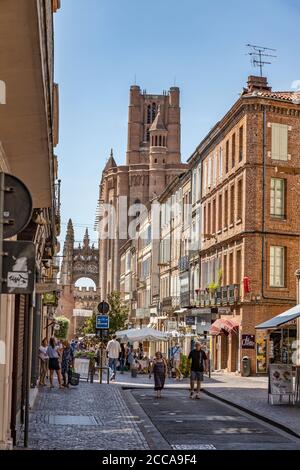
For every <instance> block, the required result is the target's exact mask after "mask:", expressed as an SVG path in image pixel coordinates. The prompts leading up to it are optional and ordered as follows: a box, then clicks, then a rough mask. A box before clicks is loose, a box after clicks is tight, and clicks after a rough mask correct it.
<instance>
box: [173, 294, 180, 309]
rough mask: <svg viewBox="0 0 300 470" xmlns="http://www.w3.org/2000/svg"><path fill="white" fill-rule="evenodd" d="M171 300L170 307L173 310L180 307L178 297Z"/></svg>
mask: <svg viewBox="0 0 300 470" xmlns="http://www.w3.org/2000/svg"><path fill="white" fill-rule="evenodd" d="M171 299H172V307H173V308H176V307H179V306H180V297H179V296H174V297H171Z"/></svg>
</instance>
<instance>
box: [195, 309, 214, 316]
mask: <svg viewBox="0 0 300 470" xmlns="http://www.w3.org/2000/svg"><path fill="white" fill-rule="evenodd" d="M202 313H203V314H211V309H210V308H192V309H191V315H201V314H202Z"/></svg>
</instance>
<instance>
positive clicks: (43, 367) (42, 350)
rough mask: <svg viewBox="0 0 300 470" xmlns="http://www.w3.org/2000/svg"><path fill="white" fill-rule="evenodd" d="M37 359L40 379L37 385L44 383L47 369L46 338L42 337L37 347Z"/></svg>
mask: <svg viewBox="0 0 300 470" xmlns="http://www.w3.org/2000/svg"><path fill="white" fill-rule="evenodd" d="M39 360H40V379H39V385H42V386H44V385H46V384H45V379H46V376H47V371H48V355H47V338H44V339H43V341H42V342H41V345H40V347H39Z"/></svg>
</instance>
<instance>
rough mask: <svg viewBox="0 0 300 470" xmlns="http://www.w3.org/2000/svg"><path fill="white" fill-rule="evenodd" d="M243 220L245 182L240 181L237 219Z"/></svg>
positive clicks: (238, 185) (238, 184)
mask: <svg viewBox="0 0 300 470" xmlns="http://www.w3.org/2000/svg"><path fill="white" fill-rule="evenodd" d="M242 218H243V180H242V179H239V180H238V183H237V219H238V220H240V219H242Z"/></svg>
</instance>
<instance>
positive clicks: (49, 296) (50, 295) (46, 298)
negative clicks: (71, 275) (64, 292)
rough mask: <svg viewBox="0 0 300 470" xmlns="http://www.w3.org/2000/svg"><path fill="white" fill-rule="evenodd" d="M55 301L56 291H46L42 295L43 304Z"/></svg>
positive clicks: (54, 302) (54, 303)
mask: <svg viewBox="0 0 300 470" xmlns="http://www.w3.org/2000/svg"><path fill="white" fill-rule="evenodd" d="M56 303H57V296H56V292H46V293H45V294H44V295H43V304H44V305H56Z"/></svg>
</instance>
